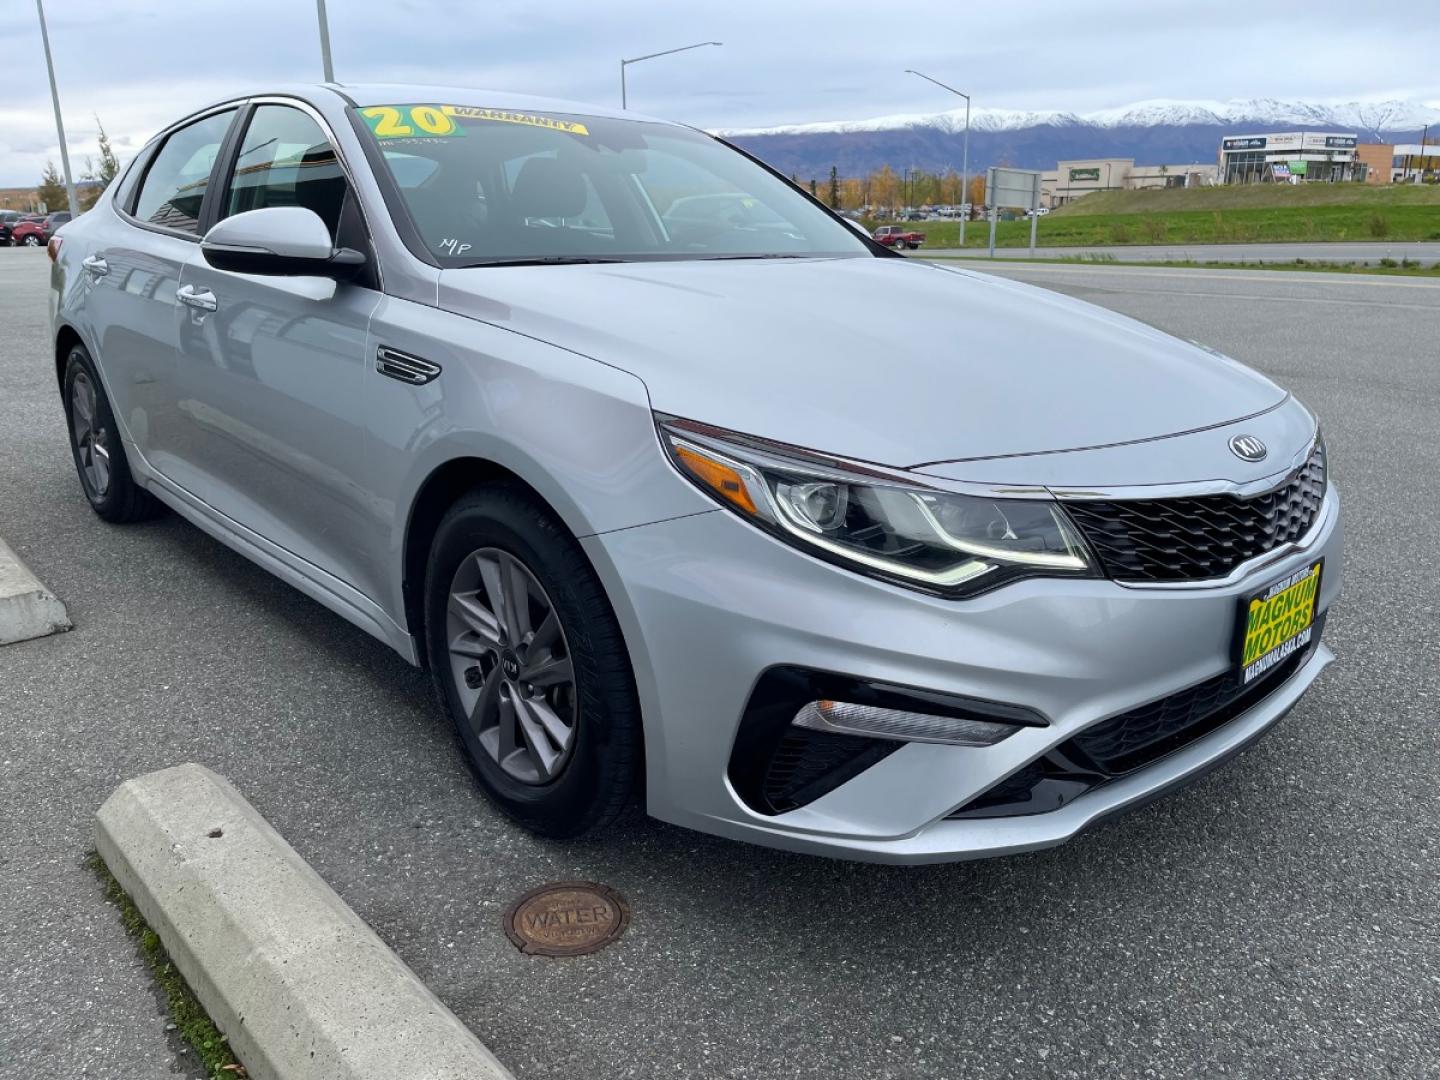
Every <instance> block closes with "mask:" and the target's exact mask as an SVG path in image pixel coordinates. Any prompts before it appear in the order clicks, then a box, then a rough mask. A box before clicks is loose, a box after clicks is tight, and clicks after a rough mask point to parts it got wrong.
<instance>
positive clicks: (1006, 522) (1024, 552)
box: [660, 417, 1098, 596]
mask: <svg viewBox="0 0 1440 1080" xmlns="http://www.w3.org/2000/svg"><path fill="white" fill-rule="evenodd" d="M660 437H661V441H662V442H663V443H664V445H665V449H666V450H667V451H668V452H669V454H670V456H671V458H672V459H673V460H674V462H675V464H676V465H677V466H678V467H679V469H680V471H681V472H682V473H683V474H684V475H685V476H686V477H688V478H689V479H690V480H692V481H693V482H694V483H695V484H696V485H697V486H698V487H700V488H701V489H702V490H703V491H705V492H706V493H707V494H709V495H710V496H712V497H713V498H715V499H716V500H718V501H719V502H720V503H721V504H722V505H723V506H725V507H727V508H728V509H730V510H733V511H734V512H736V513H737V514H739V515H740V516H741V517H743V518H745V519H746V520H748V521H751V522H753V523H754V524H756V525H758V526H759V527H761V528H763V529H765V530H766V531H767V532H770V533H772V534H774V535H776V536H779V537H780V538H781V539H784V540H786V541H788V542H789V543H792V544H794V545H795V546H797V547H799V548H802V549H804V550H806V551H808V552H810V553H811V554H813V555H818V556H819V557H821V558H825V559H828V560H830V561H832V562H836V563H840V564H842V565H844V566H847V567H849V568H850V569H852V570H859V571H861V572H864V573H868V574H871V575H873V576H875V577H881V578H885V579H887V580H890V581H895V582H899V583H901V584H905V585H909V586H911V587H914V588H920V589H924V590H926V591H928V592H936V593H943V594H945V595H965V596H970V595H974V594H975V593H979V592H983V591H985V590H988V589H992V588H994V587H996V586H997V585H1002V584H1004V583H1005V582H1008V581H1012V580H1014V579H1015V578H1020V577H1034V576H1038V575H1044V576H1063V577H1096V576H1098V573H1097V571H1096V569H1095V563H1094V562H1093V560H1092V559H1091V557H1090V554H1089V552H1088V550H1087V549H1086V547H1085V543H1084V541H1083V540H1081V539H1080V536H1079V534H1078V533H1077V532H1076V530H1075V528H1074V526H1072V525H1071V524H1070V522H1069V521H1068V520H1067V519H1066V517H1065V514H1064V511H1062V510H1061V509H1060V507H1059V506H1058V505H1057V504H1056V503H1054V502H1051V501H1042V500H1034V499H1009V498H1003V499H1002V498H995V499H991V498H982V497H977V496H973V495H958V494H954V493H951V492H947V491H940V490H937V489H935V488H929V487H926V486H924V484H923V483H921V482H916V483H914V484H910V483H906V482H904V481H903V480H897V479H895V478H893V477H890V476H886V475H883V474H881V473H878V472H877V473H876V474H875V475H873V476H869V475H866V474H865V472H864V470H863V468H862V467H859V466H854V467H848V468H847V467H846V466H844V465H841V464H838V463H837V464H836V465H833V466H832V465H831V464H830V463H828V462H827V461H825V460H824V459H821V458H819V457H818V456H817V457H816V458H815V460H813V461H812V460H808V459H807V457H806V456H805V455H802V454H794V455H793V456H792V453H791V452H790V451H788V450H787V451H783V452H776V451H771V450H770V449H768V448H762V447H758V446H755V445H752V444H749V443H748V442H747V441H745V440H744V437H743V436H719V435H717V434H716V433H715V432H713V431H712V430H711V429H708V428H701V427H700V426H699V425H692V424H689V423H688V422H686V421H680V420H675V419H673V418H669V417H663V418H661V419H660Z"/></svg>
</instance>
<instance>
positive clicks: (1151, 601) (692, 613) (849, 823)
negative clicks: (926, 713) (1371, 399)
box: [583, 485, 1342, 863]
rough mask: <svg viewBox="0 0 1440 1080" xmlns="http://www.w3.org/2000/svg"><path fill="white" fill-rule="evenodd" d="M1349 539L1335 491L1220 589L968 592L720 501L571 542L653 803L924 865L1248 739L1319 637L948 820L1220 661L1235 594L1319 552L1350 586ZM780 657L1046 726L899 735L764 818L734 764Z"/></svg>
mask: <svg viewBox="0 0 1440 1080" xmlns="http://www.w3.org/2000/svg"><path fill="white" fill-rule="evenodd" d="M1341 541H1342V537H1341V526H1340V507H1339V495H1338V492H1337V491H1336V490H1335V488H1334V487H1333V485H1332V487H1331V489H1330V491H1329V493H1328V494H1327V495H1326V498H1325V504H1324V506H1323V508H1322V511H1321V514H1320V516H1319V519H1318V521H1317V523H1316V525H1315V527H1314V528H1313V529H1312V530H1311V532H1310V533H1309V535H1308V536H1307V537H1306V538H1305V540H1304V542H1303V544H1302V546H1301V547H1300V548H1299V549H1298V550H1296V551H1293V552H1291V553H1290V554H1288V555H1286V556H1285V557H1283V558H1280V559H1278V560H1276V561H1275V562H1273V563H1270V564H1267V565H1266V566H1264V567H1263V568H1262V569H1258V570H1256V571H1254V572H1253V573H1251V574H1250V575H1248V576H1246V577H1244V578H1243V579H1241V580H1238V581H1234V582H1230V583H1229V584H1227V585H1225V586H1223V587H1209V588H1185V589H1145V588H1132V587H1127V586H1122V585H1118V584H1116V583H1115V582H1112V581H1106V580H1066V579H1058V578H1057V579H1049V580H1045V579H1036V580H1030V581H1021V582H1017V583H1015V584H1013V585H1010V586H1007V587H1005V588H1001V589H997V590H995V591H994V592H991V593H987V594H985V595H983V596H980V597H976V598H974V599H970V600H963V601H952V600H944V599H939V598H934V597H928V596H924V595H922V594H919V593H915V592H912V591H909V590H906V589H903V588H899V587H895V586H890V585H887V584H883V583H880V582H876V581H872V580H870V579H867V578H864V577H861V576H859V575H856V574H853V573H850V572H848V571H846V570H843V569H839V568H837V567H834V566H830V565H828V564H826V563H822V562H819V561H817V560H814V559H811V558H809V557H808V556H805V555H803V554H801V553H799V552H797V551H795V550H794V549H792V548H790V547H788V546H786V545H784V544H782V543H780V542H779V541H777V540H775V539H773V538H771V537H769V536H766V535H765V534H763V533H761V532H759V531H758V530H756V529H754V528H751V527H750V526H749V525H747V524H745V523H744V522H742V521H740V520H739V519H738V518H736V517H734V516H733V515H731V514H729V513H727V512H725V511H723V510H716V511H714V512H710V513H703V514H698V515H694V516H691V517H686V518H679V519H675V520H671V521H665V522H659V523H656V524H653V525H647V526H643V527H640V528H634V529H627V530H622V531H618V532H613V533H606V534H602V535H598V536H592V537H589V538H587V539H585V540H584V541H583V543H584V544H585V546H586V549H587V551H588V553H589V555H590V557H591V559H592V561H593V562H594V564H595V566H596V568H597V570H598V571H599V572H600V574H601V577H602V579H603V580H604V582H605V585H606V588H607V591H608V592H609V595H610V596H611V598H612V600H613V601H614V603H615V607H616V611H617V614H618V615H619V617H620V620H621V624H622V627H623V629H624V631H625V635H626V640H627V643H628V645H629V648H630V653H631V657H632V660H633V663H634V668H635V676H636V682H637V687H638V689H639V692H640V697H641V704H642V707H643V709H644V713H645V740H646V761H647V773H648V775H647V783H648V791H647V797H648V802H649V810H650V812H651V813H652V814H653V815H655V816H656V817H658V818H661V819H663V820H666V821H670V822H674V823H676V824H679V825H685V826H688V827H691V828H695V829H699V830H701V831H704V832H710V833H716V834H719V835H722V836H728V837H732V838H734V839H739V840H748V841H751V842H753V843H760V844H766V845H769V846H772V847H779V848H785V849H789V850H795V851H806V852H813V853H818V854H827V855H832V856H837V857H843V858H852V859H864V860H871V861H879V862H896V863H919V862H938V861H947V860H958V859H968V858H977V857H982V856H988V855H1002V854H1008V853H1012V852H1020V851H1028V850H1033V849H1036V848H1043V847H1049V846H1052V845H1054V844H1058V843H1061V842H1063V841H1065V840H1067V839H1068V838H1070V837H1071V836H1074V835H1075V834H1076V833H1078V832H1080V831H1081V830H1083V829H1084V828H1086V827H1087V826H1089V825H1090V824H1092V823H1093V822H1095V821H1097V820H1098V819H1100V818H1103V817H1106V816H1108V815H1111V814H1114V813H1116V812H1118V811H1121V810H1124V809H1126V808H1128V807H1132V806H1134V805H1136V804H1139V803H1143V802H1145V801H1148V800H1149V799H1151V798H1154V797H1156V796H1157V795H1158V794H1161V793H1163V792H1165V791H1167V790H1169V789H1170V788H1172V787H1175V786H1178V785H1180V784H1182V783H1184V782H1185V781H1187V780H1189V779H1193V778H1194V777H1196V776H1198V775H1200V774H1203V773H1204V772H1206V771H1208V769H1210V768H1212V767H1214V765H1216V764H1217V763H1219V762H1220V761H1223V760H1224V759H1225V758H1227V757H1229V756H1230V755H1232V754H1234V753H1236V752H1238V751H1239V750H1240V749H1243V748H1244V747H1245V746H1246V745H1248V744H1249V743H1250V742H1252V741H1253V740H1254V739H1256V738H1258V737H1259V735H1261V734H1262V733H1263V732H1264V731H1265V730H1266V729H1267V728H1269V727H1270V726H1271V725H1272V724H1274V723H1275V722H1276V721H1278V720H1279V719H1280V718H1281V717H1282V716H1284V715H1285V714H1286V713H1287V712H1288V711H1289V710H1290V709H1291V708H1292V707H1293V706H1294V704H1295V703H1296V701H1298V700H1299V698H1300V696H1301V695H1302V694H1303V693H1304V692H1305V690H1306V689H1307V688H1308V687H1309V686H1310V684H1311V683H1312V682H1314V680H1315V678H1316V677H1317V676H1318V675H1319V673H1320V672H1321V671H1322V670H1323V669H1324V668H1325V666H1326V665H1327V664H1329V663H1330V661H1331V660H1332V659H1333V657H1332V654H1331V653H1330V651H1329V650H1328V649H1327V648H1326V647H1325V646H1324V645H1323V644H1321V645H1319V646H1318V647H1316V648H1314V649H1312V650H1311V652H1310V654H1309V656H1308V657H1307V659H1306V660H1305V662H1304V663H1303V665H1302V666H1301V667H1300V668H1299V669H1298V670H1296V671H1295V672H1294V674H1293V675H1291V676H1290V677H1289V678H1287V679H1285V680H1284V681H1283V683H1282V684H1281V685H1278V686H1276V687H1275V688H1274V690H1273V691H1272V692H1271V693H1269V694H1268V695H1267V696H1266V697H1265V698H1264V699H1263V700H1262V701H1260V702H1259V703H1258V704H1256V705H1255V706H1254V707H1253V708H1251V709H1250V710H1249V711H1248V712H1244V713H1242V714H1241V715H1239V716H1238V717H1236V718H1235V719H1233V720H1231V721H1229V722H1228V723H1226V724H1224V725H1223V726H1221V727H1219V728H1218V729H1216V730H1214V731H1212V732H1210V733H1209V734H1207V735H1204V736H1202V737H1200V738H1198V739H1196V740H1195V741H1193V742H1191V743H1189V744H1187V745H1185V746H1183V747H1182V748H1180V749H1179V750H1176V751H1175V752H1173V753H1171V754H1169V755H1168V756H1165V757H1163V758H1161V759H1160V760H1158V761H1156V762H1154V763H1152V764H1150V765H1147V766H1145V767H1143V768H1141V769H1139V770H1137V771H1136V772H1133V773H1130V774H1128V775H1126V776H1124V777H1121V778H1119V779H1115V780H1112V781H1110V782H1108V783H1106V784H1104V785H1102V786H1100V787H1097V788H1095V789H1094V790H1092V791H1089V792H1086V793H1085V794H1083V795H1081V796H1080V797H1078V798H1076V799H1075V800H1074V801H1073V802H1070V803H1068V804H1067V805H1064V806H1063V807H1061V808H1060V809H1057V810H1054V811H1051V812H1048V813H1041V814H1033V815H1030V816H1025V817H994V818H962V819H950V820H947V815H948V814H950V813H951V812H952V811H955V810H956V809H957V808H959V807H962V806H964V805H965V804H966V803H968V802H969V801H970V800H971V799H972V798H974V797H975V796H977V795H979V794H980V793H982V792H983V791H985V790H987V789H988V788H990V787H992V786H993V785H994V784H996V783H997V782H999V781H1000V780H1003V779H1004V778H1005V777H1007V776H1009V775H1010V774H1011V773H1014V772H1015V771H1017V770H1018V769H1021V768H1023V767H1024V766H1025V765H1027V764H1029V763H1030V762H1032V761H1034V760H1035V759H1037V758H1039V757H1042V756H1043V755H1045V754H1046V753H1047V752H1049V751H1050V750H1051V749H1052V748H1053V747H1055V746H1057V745H1059V744H1061V743H1063V742H1065V741H1066V740H1067V739H1069V738H1070V737H1071V736H1073V735H1075V734H1076V733H1077V732H1078V731H1080V730H1082V729H1083V728H1085V727H1087V726H1089V725H1091V724H1093V723H1096V722H1097V721H1101V720H1104V719H1105V718H1107V717H1111V716H1114V715H1116V714H1119V713H1122V712H1126V711H1127V710H1129V709H1132V708H1135V707H1136V706H1138V705H1141V704H1143V703H1145V702H1150V701H1154V700H1156V699H1159V698H1162V697H1165V696H1167V695H1169V694H1172V693H1175V692H1176V691H1178V690H1181V689H1184V688H1186V687H1189V686H1192V685H1194V684H1197V683H1200V682H1203V681H1204V680H1206V679H1209V678H1211V677H1213V676H1215V675H1216V674H1218V673H1221V672H1223V671H1225V670H1227V668H1228V667H1229V666H1230V664H1231V663H1232V659H1231V649H1232V645H1233V641H1232V637H1233V634H1234V633H1235V622H1236V605H1237V604H1238V602H1239V598H1240V597H1241V596H1243V595H1245V594H1247V593H1249V592H1251V591H1253V590H1254V589H1256V588H1258V587H1259V586H1261V585H1263V584H1265V583H1267V582H1269V581H1272V580H1275V579H1277V578H1279V577H1282V576H1284V575H1285V574H1286V573H1287V572H1289V571H1291V570H1293V569H1295V568H1297V567H1299V566H1300V565H1301V564H1302V563H1304V562H1306V561H1307V560H1311V559H1314V558H1316V557H1317V556H1325V557H1326V565H1325V575H1324V580H1323V585H1322V591H1321V596H1320V603H1319V607H1320V610H1321V611H1324V610H1326V609H1328V607H1329V605H1330V604H1331V603H1333V601H1334V600H1335V598H1336V597H1338V595H1339V593H1340V588H1341V570H1342V566H1341V546H1342V543H1341ZM776 665H793V666H797V667H804V668H812V669H817V670H821V671H830V672H836V673H842V674H845V675H849V676H853V677H856V678H861V679H875V680H880V681H886V682H891V683H899V684H904V685H909V686H916V687H924V688H928V689H932V690H937V691H945V692H949V693H953V694H959V695H966V696H969V697H976V698H983V699H987V700H991V701H999V702H1008V703H1011V704H1015V705H1022V706H1025V707H1027V708H1030V709H1033V710H1035V711H1036V712H1038V713H1040V714H1041V715H1042V716H1044V717H1045V718H1046V719H1048V720H1049V726H1047V727H1039V728H1026V729H1023V730H1021V731H1019V732H1018V733H1016V734H1015V735H1012V736H1010V737H1009V738H1007V739H1005V740H1003V741H1002V742H1000V743H997V744H995V745H993V746H988V747H980V748H971V747H958V746H944V745H935V744H921V743H909V744H906V745H904V746H902V747H901V748H900V749H899V750H898V751H896V752H894V753H892V754H890V755H889V756H888V757H885V758H884V759H883V760H881V761H879V762H878V763H876V764H874V765H872V766H870V767H869V768H868V769H866V770H865V771H863V772H861V773H860V774H859V775H858V776H856V777H855V778H854V779H852V780H849V781H848V782H846V783H844V784H842V785H841V786H839V787H838V788H836V789H835V790H833V791H831V792H829V793H828V794H825V795H823V796H821V797H820V798H818V799H816V800H815V801H814V802H811V803H809V804H808V805H805V806H802V807H800V808H798V809H795V810H792V811H790V812H788V813H783V814H777V815H773V816H767V815H764V814H761V813H758V812H756V811H755V810H752V809H751V808H750V807H749V806H747V805H746V804H745V803H744V802H743V801H742V800H741V799H740V798H739V796H738V795H737V794H736V792H735V790H734V788H733V787H732V785H731V783H730V781H729V779H728V777H727V763H728V761H729V757H730V753H731V748H732V744H733V742H734V739H735V735H736V731H737V728H738V726H739V722H740V717H741V714H742V712H743V710H744V708H745V704H746V701H747V699H748V698H749V696H750V692H751V690H752V688H753V687H754V685H755V683H756V681H757V679H758V678H759V677H760V675H761V673H762V672H764V671H765V670H766V669H768V668H771V667H774V666H776Z"/></svg>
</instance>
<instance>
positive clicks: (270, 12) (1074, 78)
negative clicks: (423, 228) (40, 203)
mask: <svg viewBox="0 0 1440 1080" xmlns="http://www.w3.org/2000/svg"><path fill="white" fill-rule="evenodd" d="M1362 8H1364V6H1363V5H1361V6H1360V7H1357V6H1356V5H1355V3H1354V2H1353V0H1344V2H1342V0H1310V2H1307V3H1305V4H1303V5H1301V4H1297V3H1291V2H1277V0H1208V2H1207V3H1205V4H1203V5H1191V4H1185V5H1182V4H1178V3H1165V2H1162V3H1156V2H1155V0H1089V2H1087V3H1085V4H1076V3H1074V2H1073V0H1040V2H1037V3H1031V4H1029V5H1027V6H1026V7H1025V8H1024V11H1023V14H1021V13H1017V9H1015V8H1013V7H1006V6H1003V5H1001V6H997V7H995V8H994V9H993V10H992V9H991V8H989V7H988V6H987V5H956V4H954V3H953V2H951V0H908V2H906V3H903V4H894V5H888V6H887V5H879V6H876V5H875V4H873V3H861V2H860V0H822V2H811V0H806V2H798V0H791V2H790V3H784V2H780V3H776V2H775V0H729V2H727V3H726V4H725V5H723V6H721V5H717V4H669V3H657V2H656V0H610V2H608V3H606V4H596V3H594V2H593V0H590V2H587V3H580V2H578V0H546V2H543V3H542V2H541V0H484V2H481V0H329V14H330V24H331V31H332V39H333V44H334V55H335V65H336V74H337V76H338V77H339V78H340V79H341V80H342V81H345V80H348V81H420V82H428V83H447V82H448V83H456V84H460V85H465V86H491V87H494V88H496V89H504V90H518V91H527V92H533V93H542V94H546V95H549V96H555V97H570V98H577V99H580V100H590V101H601V102H606V103H611V104H613V103H616V101H617V99H618V96H619V75H618V61H619V58H620V57H621V56H635V55H638V54H641V53H646V52H651V51H655V50H658V49H664V48H669V47H672V46H676V45H684V44H688V43H690V42H692V41H703V40H709V39H718V40H721V41H724V42H725V45H724V47H723V48H719V49H702V50H696V51H695V52H693V53H688V54H685V55H683V56H676V57H666V58H662V59H657V60H655V61H652V62H649V63H646V64H643V65H637V66H635V67H633V68H631V69H630V76H631V78H630V90H631V103H632V105H633V106H635V107H636V108H638V109H640V110H642V111H647V112H652V113H657V114H660V115H665V116H671V117H674V118H676V119H680V120H684V121H687V122H690V123H694V124H698V125H701V126H704V127H707V128H741V127H743V128H749V127H759V126H769V125H774V124H781V123H803V122H807V121H820V120H832V119H848V118H858V117H865V116H879V115H887V114H895V113H933V112H937V111H939V110H941V109H945V108H948V107H949V105H950V101H948V100H947V99H946V96H945V95H944V93H943V91H940V90H939V89H937V88H935V87H931V86H928V85H927V84H925V83H923V82H921V81H920V80H918V79H916V78H914V77H913V76H907V75H905V74H903V69H904V68H907V67H914V68H919V69H922V70H926V71H929V72H930V73H931V74H933V75H935V76H936V77H937V78H940V79H944V80H945V81H947V82H952V83H953V84H954V85H958V86H959V87H960V88H961V89H964V90H967V91H968V92H970V93H971V94H973V95H974V98H975V103H976V105H977V106H978V105H985V106H989V107H1003V108H1011V109H1022V110H1060V111H1064V112H1090V111H1094V110H1098V109H1105V108H1113V107H1116V106H1121V105H1125V104H1128V103H1130V102H1134V101H1141V100H1146V99H1151V98H1172V99H1227V98H1249V97H1274V98H1282V99H1306V100H1335V99H1343V100H1358V99H1377V98H1419V99H1430V100H1440V75H1437V74H1436V72H1435V69H1434V67H1433V65H1432V66H1430V67H1428V68H1427V67H1426V66H1425V65H1424V64H1422V63H1418V62H1413V63H1412V62H1408V61H1406V60H1405V58H1406V57H1423V56H1427V55H1435V54H1436V52H1437V51H1440V20H1437V19H1435V18H1434V11H1433V5H1431V4H1422V3H1414V2H1405V3H1400V4H1388V5H1383V6H1379V7H1375V8H1373V9H1364V10H1362ZM48 14H49V16H50V37H51V45H52V47H53V49H54V52H55V61H56V70H57V76H58V79H59V82H60V91H61V98H62V102H63V104H64V107H65V117H66V120H67V124H68V125H69V128H68V130H69V134H70V143H71V151H72V158H73V160H74V163H75V166H76V169H77V171H78V170H79V169H80V168H81V167H82V162H83V159H84V156H85V154H86V153H87V152H88V153H90V154H94V152H95V144H94V133H95V123H94V118H93V117H94V115H96V114H98V115H99V117H100V119H101V120H102V121H103V122H104V124H105V127H106V129H107V131H109V133H110V135H111V137H112V139H113V140H114V141H115V143H116V145H117V147H119V148H121V149H122V155H121V156H122V157H124V156H125V154H124V153H123V149H124V148H138V146H139V145H141V143H143V141H144V140H145V139H146V138H147V137H148V136H149V135H150V134H151V133H153V132H154V131H155V130H156V129H157V128H158V127H160V126H162V125H163V124H165V123H167V122H168V121H169V120H171V119H174V118H175V117H177V116H180V115H182V114H183V113H184V112H186V111H187V110H188V109H190V108H192V107H194V106H195V105H198V104H201V103H203V102H204V101H207V100H210V99H212V98H215V97H218V96H220V95H222V94H224V93H227V92H230V91H232V90H238V89H245V88H250V87H264V86H265V85H266V84H267V83H274V82H289V81H297V80H298V81H305V80H309V79H318V78H319V75H320V60H319V48H318V42H317V32H316V22H315V15H314V10H313V7H312V5H311V4H310V3H309V0H245V2H244V3H238V2H236V0H191V2H190V3H188V4H182V5H177V4H175V3H173V0H172V2H163V3H162V2H160V0H51V3H50V9H49V11H48ZM27 42H28V43H30V44H31V45H33V48H26V47H25V46H26V43H27ZM1409 78H1413V79H1414V81H1413V82H1407V81H1405V80H1407V79H1409ZM0 102H3V103H4V105H3V106H0V184H3V185H12V184H17V183H28V182H30V181H32V180H34V179H36V178H38V176H39V172H40V170H41V169H42V168H43V167H44V164H45V161H46V160H47V159H50V160H56V161H57V164H58V145H57V142H56V138H55V134H54V130H53V127H54V125H53V119H52V118H51V114H50V101H49V92H48V87H47V84H46V80H45V67H44V59H43V54H42V53H41V50H40V35H39V30H38V27H37V26H36V25H35V17H34V13H33V11H29V10H27V9H25V8H23V7H21V8H19V9H18V15H17V16H16V17H12V18H11V19H10V20H9V22H8V23H7V35H6V57H5V63H4V65H3V67H0Z"/></svg>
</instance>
